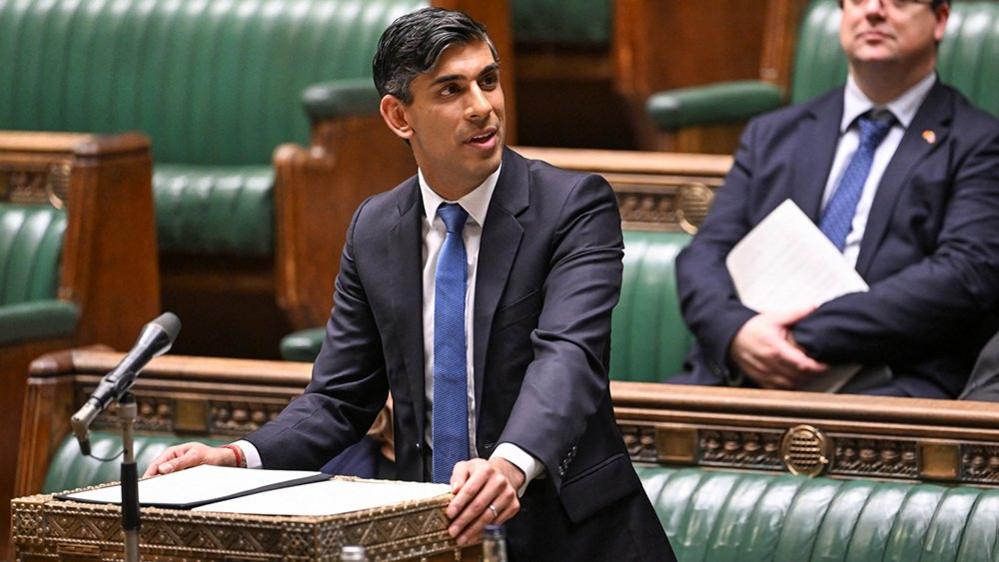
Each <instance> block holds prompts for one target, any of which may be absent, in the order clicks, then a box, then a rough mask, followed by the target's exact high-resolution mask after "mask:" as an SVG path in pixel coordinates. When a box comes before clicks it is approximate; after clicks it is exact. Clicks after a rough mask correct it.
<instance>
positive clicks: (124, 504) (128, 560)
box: [118, 391, 141, 562]
mask: <svg viewBox="0 0 999 562" xmlns="http://www.w3.org/2000/svg"><path fill="white" fill-rule="evenodd" d="M136 415H137V409H136V405H135V397H134V396H132V393H131V392H129V391H126V392H125V393H124V394H122V395H121V398H119V399H118V421H119V422H121V446H122V450H123V457H122V459H121V529H122V531H124V533H125V562H139V527H141V523H140V521H139V476H138V471H137V469H136V466H135V450H134V445H135V418H136Z"/></svg>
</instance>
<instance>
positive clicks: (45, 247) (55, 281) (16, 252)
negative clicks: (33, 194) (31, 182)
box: [0, 203, 66, 306]
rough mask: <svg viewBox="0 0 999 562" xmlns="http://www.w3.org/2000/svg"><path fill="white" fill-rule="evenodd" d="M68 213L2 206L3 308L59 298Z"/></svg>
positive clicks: (0, 263) (0, 281)
mask: <svg viewBox="0 0 999 562" xmlns="http://www.w3.org/2000/svg"><path fill="white" fill-rule="evenodd" d="M65 232H66V213H64V212H63V211H60V210H58V209H54V208H52V207H50V206H48V205H15V204H10V203H0V306H2V305H9V304H16V303H24V302H32V301H38V300H49V299H54V298H56V291H57V290H58V288H59V257H60V255H61V253H62V240H63V235H64V234H65Z"/></svg>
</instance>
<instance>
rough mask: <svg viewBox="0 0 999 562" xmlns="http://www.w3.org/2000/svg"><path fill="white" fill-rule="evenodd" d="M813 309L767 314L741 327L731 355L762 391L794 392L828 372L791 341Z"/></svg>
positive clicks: (755, 317)
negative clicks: (796, 327)
mask: <svg viewBox="0 0 999 562" xmlns="http://www.w3.org/2000/svg"><path fill="white" fill-rule="evenodd" d="M813 310H815V309H814V308H805V309H801V310H792V311H788V312H764V313H762V314H757V315H756V316H754V317H752V318H750V319H749V321H748V322H746V323H745V324H743V325H742V328H740V329H739V332H738V333H736V334H735V338H733V339H732V345H731V347H730V349H729V355H730V356H731V357H732V360H733V361H735V364H736V365H738V366H739V369H741V370H742V372H743V373H746V374H747V375H748V376H749V377H750V378H752V379H753V380H754V381H756V382H757V383H758V384H759V385H760V386H762V387H763V388H776V389H782V390H791V389H794V388H796V387H798V386H799V385H800V384H802V383H803V382H806V381H807V380H808V378H809V377H810V376H812V375H815V374H818V373H823V372H825V371H826V369H828V366H827V365H825V364H824V363H819V362H818V361H815V360H814V359H812V358H811V357H809V356H808V355H806V354H805V352H804V351H803V350H802V349H801V348H800V347H798V346H797V345H796V344H795V343H794V340H793V339H792V338H791V333H790V327H791V326H792V325H794V323H795V322H798V321H799V320H801V319H802V318H804V317H806V316H808V315H809V314H811V312H812V311H813Z"/></svg>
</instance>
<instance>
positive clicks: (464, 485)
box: [445, 458, 524, 546]
mask: <svg viewBox="0 0 999 562" xmlns="http://www.w3.org/2000/svg"><path fill="white" fill-rule="evenodd" d="M523 484H524V473H523V472H521V470H520V469H519V468H517V467H516V466H514V465H513V464H512V463H511V462H510V461H508V460H506V459H502V458H494V459H490V460H488V461H487V460H485V459H472V460H468V461H462V462H460V463H458V464H456V465H454V471H452V473H451V493H453V494H454V498H453V499H452V500H451V503H450V504H449V505H448V506H447V511H446V512H445V513H446V514H447V516H448V517H449V518H450V519H451V526H450V527H448V533H450V534H451V536H452V537H457V538H458V544H459V545H462V546H464V545H466V544H468V543H470V542H472V541H473V540H475V539H477V538H478V537H480V536H481V535H482V530H483V529H485V528H486V525H491V524H494V523H495V524H500V523H503V522H505V521H507V520H508V519H510V518H511V517H513V516H514V515H516V514H517V512H518V511H520V500H519V499H518V498H517V490H519V489H520V487H521V486H522V485H523ZM490 508H491V509H490Z"/></svg>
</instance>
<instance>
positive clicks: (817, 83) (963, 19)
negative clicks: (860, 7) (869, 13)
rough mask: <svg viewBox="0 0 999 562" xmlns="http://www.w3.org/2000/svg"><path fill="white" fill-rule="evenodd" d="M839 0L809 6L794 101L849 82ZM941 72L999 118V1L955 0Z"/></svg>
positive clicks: (793, 86)
mask: <svg viewBox="0 0 999 562" xmlns="http://www.w3.org/2000/svg"><path fill="white" fill-rule="evenodd" d="M839 21H840V9H839V5H838V3H837V2H836V0H812V2H811V3H809V5H808V7H807V8H806V10H805V14H804V16H803V17H802V23H801V26H800V28H799V35H798V43H797V46H796V48H795V52H794V70H793V71H792V76H791V101H792V102H793V103H798V102H801V101H805V100H809V99H812V98H814V97H816V96H818V95H820V94H823V93H825V92H827V91H829V90H831V89H833V88H837V87H839V86H841V85H843V84H844V83H845V82H846V56H845V55H844V54H843V50H842V47H841V46H840V41H839ZM937 71H938V72H939V73H940V78H941V79H942V80H943V81H944V82H946V83H948V84H950V85H952V86H954V87H955V88H957V89H958V90H960V91H961V93H963V94H964V95H965V96H967V97H968V99H970V100H971V101H972V102H973V103H974V104H975V105H977V106H979V107H981V108H983V109H984V110H986V111H988V112H989V113H992V114H993V115H996V116H999V96H997V95H996V92H997V91H999V2H995V1H993V0H967V1H959V2H952V3H951V12H950V19H949V21H948V22H947V31H946V32H945V33H944V39H943V41H942V42H941V43H940V50H939V52H938V61H937Z"/></svg>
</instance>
